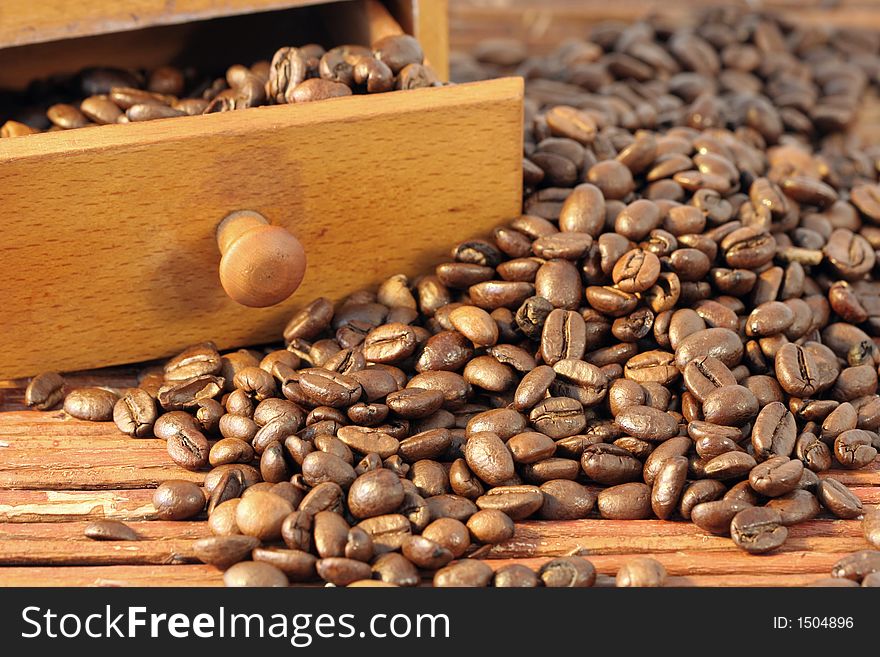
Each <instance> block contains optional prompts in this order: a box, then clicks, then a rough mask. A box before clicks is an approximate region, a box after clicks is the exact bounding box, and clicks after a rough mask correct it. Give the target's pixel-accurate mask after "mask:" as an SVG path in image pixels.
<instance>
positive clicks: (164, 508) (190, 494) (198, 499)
mask: <svg viewBox="0 0 880 657" xmlns="http://www.w3.org/2000/svg"><path fill="white" fill-rule="evenodd" d="M153 506H154V507H156V516H157V517H158V518H160V519H162V520H187V519H189V518H192V517H194V516H197V515H198V514H200V513H201V512H202V511H203V510H204V508H205V495H204V493H202V489H201V488H199V487H198V485H196V484H194V483H192V482H191V481H182V480H179V479H174V480H170V481H165V482H163V483H161V484H160V485H159V487H158V488H157V489H156V492H155V493H153Z"/></svg>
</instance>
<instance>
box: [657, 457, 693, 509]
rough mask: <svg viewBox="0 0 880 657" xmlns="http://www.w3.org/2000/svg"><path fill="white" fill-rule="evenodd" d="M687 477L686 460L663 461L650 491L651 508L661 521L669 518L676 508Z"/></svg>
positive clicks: (680, 458)
mask: <svg viewBox="0 0 880 657" xmlns="http://www.w3.org/2000/svg"><path fill="white" fill-rule="evenodd" d="M687 475H688V460H687V458H685V457H684V456H672V457H670V458H669V459H667V460H666V461H664V463H663V465H662V466H661V468H660V470H659V471H658V472H657V476H656V478H655V479H654V487H653V488H652V490H651V508H652V509H653V511H654V515H655V516H657V517H658V518H660V519H661V520H666V519H667V518H669V517H670V516H671V515H672V514H673V513H674V512H675V510H676V508H677V507H678V503H679V500H680V499H681V496H682V493H683V492H684V487H685V483H686V481H687Z"/></svg>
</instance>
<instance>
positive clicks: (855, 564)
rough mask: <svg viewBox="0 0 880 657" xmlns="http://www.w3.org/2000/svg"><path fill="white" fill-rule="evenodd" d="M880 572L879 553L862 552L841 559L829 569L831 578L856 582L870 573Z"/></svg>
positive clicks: (874, 551) (875, 551)
mask: <svg viewBox="0 0 880 657" xmlns="http://www.w3.org/2000/svg"><path fill="white" fill-rule="evenodd" d="M877 572H880V551H878V550H862V551H860V552H855V553H853V554H850V555H847V556H845V557H843V558H842V559H841V560H840V561H838V562H837V563H836V564H834V566H833V567H832V568H831V576H832V577H842V578H844V579H851V580H853V581H856V582H860V581H862V580H863V579H864V578H865V577H867V576H868V575H871V574H872V573H877Z"/></svg>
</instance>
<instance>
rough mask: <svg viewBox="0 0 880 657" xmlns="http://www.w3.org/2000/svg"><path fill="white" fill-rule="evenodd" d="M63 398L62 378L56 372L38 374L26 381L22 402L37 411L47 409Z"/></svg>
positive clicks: (50, 408)
mask: <svg viewBox="0 0 880 657" xmlns="http://www.w3.org/2000/svg"><path fill="white" fill-rule="evenodd" d="M63 400H64V379H63V378H62V377H61V375H60V374H58V373H57V372H44V373H42V374H38V375H37V376H35V377H34V378H33V379H31V380H30V383H28V386H27V388H26V389H25V392H24V403H25V404H27V405H28V406H29V407H31V408H36V409H37V410H38V411H49V410H52V409H53V408H55V407H56V406H58V404H60V403H61V402H62V401H63Z"/></svg>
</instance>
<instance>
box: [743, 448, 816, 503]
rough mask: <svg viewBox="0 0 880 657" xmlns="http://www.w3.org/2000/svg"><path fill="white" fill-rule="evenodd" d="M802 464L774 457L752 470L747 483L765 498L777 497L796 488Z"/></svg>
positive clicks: (802, 471)
mask: <svg viewBox="0 0 880 657" xmlns="http://www.w3.org/2000/svg"><path fill="white" fill-rule="evenodd" d="M803 473H804V464H803V463H801V462H800V461H799V460H797V459H789V458H788V457H787V456H774V457H772V458H770V459H767V460H766V461H764V462H763V463H761V464H759V465H757V466H755V467H754V468H752V471H751V472H750V473H749V483H750V484H751V486H752V488H753V489H755V492H757V493H759V494H761V495H764V496H766V497H779V496H780V495H785V494H786V493H789V492H791V491H793V490H795V489H796V488H797V487H798V482H800V479H801V476H802V475H803Z"/></svg>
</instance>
